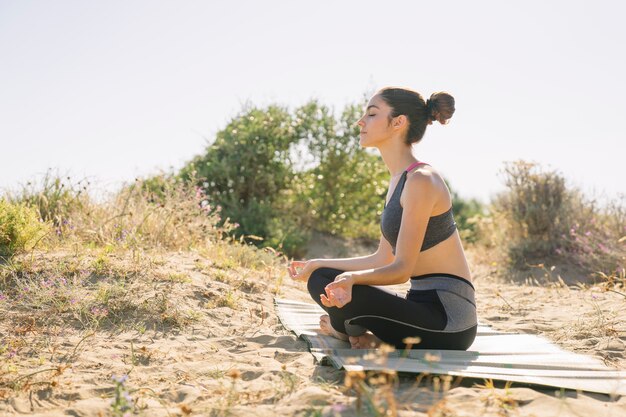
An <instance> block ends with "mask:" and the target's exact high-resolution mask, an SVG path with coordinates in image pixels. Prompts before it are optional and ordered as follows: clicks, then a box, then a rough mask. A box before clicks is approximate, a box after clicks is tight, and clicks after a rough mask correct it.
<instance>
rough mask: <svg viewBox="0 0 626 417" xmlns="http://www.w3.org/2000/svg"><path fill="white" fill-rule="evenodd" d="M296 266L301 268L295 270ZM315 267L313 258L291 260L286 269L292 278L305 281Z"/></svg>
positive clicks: (316, 266)
mask: <svg viewBox="0 0 626 417" xmlns="http://www.w3.org/2000/svg"><path fill="white" fill-rule="evenodd" d="M296 268H301V270H300V271H297V270H296ZM317 268H318V265H317V263H316V262H315V261H314V260H309V261H292V262H291V264H290V265H289V266H287V271H289V276H290V277H291V278H292V279H295V280H296V281H304V282H307V281H308V280H309V277H310V276H311V274H312V273H313V271H315V270H316V269H317Z"/></svg>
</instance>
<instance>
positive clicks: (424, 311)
mask: <svg viewBox="0 0 626 417" xmlns="http://www.w3.org/2000/svg"><path fill="white" fill-rule="evenodd" d="M343 272H344V271H342V270H340V269H335V268H318V269H316V270H315V271H313V273H312V274H311V277H310V278H309V281H308V283H307V287H308V290H309V293H310V294H311V297H312V298H313V300H315V302H316V303H317V304H319V305H320V307H322V308H323V309H324V310H325V311H326V312H327V313H328V315H329V317H330V323H331V325H332V326H333V328H334V329H335V330H337V331H338V332H341V333H344V334H347V335H349V336H360V335H362V334H363V333H364V332H365V331H366V330H369V331H371V332H372V333H373V334H374V335H375V336H376V337H378V338H379V339H380V340H382V341H383V342H385V343H387V344H390V345H392V346H394V347H396V348H398V349H406V348H409V347H410V348H413V349H455V350H466V349H467V348H468V347H469V346H470V345H471V344H472V343H473V341H474V338H475V336H476V327H473V328H470V329H467V330H463V331H459V332H446V331H444V328H445V327H446V324H447V322H448V317H447V315H446V311H445V309H444V306H443V304H442V303H441V301H440V299H439V296H438V295H437V291H436V290H420V291H416V290H410V291H408V292H407V296H406V298H403V297H402V296H401V295H399V294H397V293H394V292H391V291H388V290H386V289H383V288H381V287H375V286H369V285H354V286H353V287H352V301H350V302H349V303H348V304H346V305H345V306H343V307H341V308H337V307H326V306H324V305H323V304H322V302H321V300H320V294H325V291H324V287H325V286H326V285H328V284H329V283H331V282H333V281H334V279H335V277H336V276H337V275H339V274H341V273H343ZM407 337H418V338H419V339H420V340H421V341H420V343H418V344H417V345H413V344H410V345H409V346H407V345H406V344H405V343H404V342H403V340H404V339H405V338H407Z"/></svg>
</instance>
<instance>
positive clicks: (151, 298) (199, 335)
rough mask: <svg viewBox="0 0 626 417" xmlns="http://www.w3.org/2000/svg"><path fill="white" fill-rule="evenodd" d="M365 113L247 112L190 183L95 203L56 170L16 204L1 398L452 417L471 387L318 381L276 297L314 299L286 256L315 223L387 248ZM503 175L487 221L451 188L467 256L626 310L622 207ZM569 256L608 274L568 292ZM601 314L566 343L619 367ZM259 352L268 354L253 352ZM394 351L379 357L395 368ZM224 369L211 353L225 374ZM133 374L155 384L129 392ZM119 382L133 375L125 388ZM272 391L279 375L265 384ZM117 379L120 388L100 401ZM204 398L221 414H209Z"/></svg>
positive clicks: (7, 238)
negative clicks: (363, 144)
mask: <svg viewBox="0 0 626 417" xmlns="http://www.w3.org/2000/svg"><path fill="white" fill-rule="evenodd" d="M356 114H357V108H356V107H348V108H347V109H346V110H345V111H344V113H343V114H342V115H341V116H340V117H339V118H335V117H334V116H332V112H331V111H330V109H328V108H326V107H324V106H321V105H320V104H319V103H317V102H312V103H308V104H307V105H305V106H303V107H302V108H299V109H297V110H296V111H295V112H289V111H288V110H286V109H281V108H277V107H271V108H269V109H254V108H253V109H247V110H246V111H244V112H242V113H241V114H240V115H238V116H237V117H235V118H234V119H233V120H232V121H231V122H230V123H229V125H228V126H227V128H226V129H225V130H224V131H222V132H220V134H219V135H218V140H217V141H216V143H215V144H214V146H213V147H211V148H209V150H207V154H206V155H205V156H202V157H199V158H196V159H195V160H194V161H193V163H191V164H190V165H189V166H188V167H186V168H185V169H184V170H183V172H182V173H181V174H180V175H174V174H162V175H156V176H153V177H151V178H148V179H138V180H136V181H135V182H134V183H132V184H127V185H126V186H124V187H123V188H122V189H121V190H119V192H117V193H115V194H113V195H111V196H110V198H109V199H105V200H101V201H96V200H94V199H92V198H91V197H90V195H89V184H88V183H87V182H85V181H79V182H75V183H73V182H72V181H71V179H70V178H61V177H59V176H54V175H52V174H51V173H48V174H46V176H45V177H44V179H43V180H42V181H40V182H36V181H33V182H31V183H29V184H27V185H26V186H25V187H24V188H23V189H22V190H21V191H19V192H17V193H13V194H10V195H6V196H4V197H1V198H0V256H2V259H0V316H1V317H2V320H0V357H2V359H3V360H2V361H0V398H3V399H5V398H12V399H14V398H18V399H19V398H21V399H24V398H31V397H37V398H40V399H49V398H52V399H54V401H58V402H61V403H63V404H66V405H67V404H70V403H72V401H74V400H76V399H77V397H73V395H74V396H76V395H78V396H80V395H84V392H83V391H81V392H80V393H77V392H76V391H72V389H73V388H72V386H74V385H76V386H78V385H80V384H85V385H87V386H89V390H87V391H88V392H89V395H92V396H94V397H96V398H101V399H102V401H103V402H102V404H100V405H101V407H100V409H101V411H102V413H109V414H112V415H125V413H129V412H135V413H138V414H141V413H142V412H145V413H147V414H146V415H149V411H151V410H153V409H155V408H157V407H161V408H162V409H164V410H165V411H167V413H166V414H169V413H171V412H172V411H173V410H176V411H175V412H173V413H172V414H174V413H177V414H181V413H182V414H183V415H194V413H196V412H197V413H200V414H203V413H204V414H206V415H215V416H218V415H226V414H228V413H229V412H230V411H234V410H235V409H239V408H245V407H248V408H246V410H247V411H246V412H248V411H250V410H251V409H256V408H257V407H262V406H269V405H272V406H273V405H275V404H279V403H281V402H285V403H289V402H290V401H291V399H292V398H296V402H297V397H293V396H297V395H300V394H301V390H302V389H303V387H304V388H305V389H306V388H310V387H315V388H319V389H320V390H321V391H323V392H322V394H320V392H313V394H311V393H308V394H310V395H312V396H313V397H315V398H318V397H319V396H320V395H322V396H323V397H324V400H323V401H321V402H320V403H318V404H313V407H311V405H310V404H308V403H307V404H300V405H302V409H301V410H298V412H299V413H301V414H303V415H336V414H339V415H341V414H342V413H344V412H347V413H351V412H352V411H353V410H355V411H357V412H358V413H364V414H365V415H372V416H383V415H384V416H395V415H402V411H404V410H420V411H421V412H425V413H427V415H430V416H448V415H454V405H453V404H452V403H451V400H450V399H449V397H448V393H449V392H450V390H452V389H454V387H455V386H457V385H458V382H459V381H457V382H456V383H454V384H453V382H452V379H451V378H449V377H445V376H444V377H437V376H430V375H429V376H425V375H421V376H420V377H419V378H418V380H417V381H415V380H411V381H407V379H404V380H403V379H402V378H401V377H400V376H398V375H397V374H395V373H394V372H390V371H383V372H346V373H341V372H340V371H333V372H332V373H331V376H330V377H328V376H326V377H324V376H319V375H315V376H309V375H306V374H305V373H303V371H302V369H306V368H302V364H301V363H300V362H301V361H300V362H299V361H298V359H299V357H298V355H299V354H300V352H304V351H305V349H304V348H303V346H302V345H300V346H299V345H298V344H299V343H301V342H299V341H297V340H296V339H295V338H294V337H293V336H291V335H285V334H284V332H283V330H281V329H282V327H281V325H280V323H279V322H278V320H277V318H276V317H275V315H273V314H272V311H273V310H272V297H273V296H275V295H276V296H283V295H284V294H288V295H289V296H292V295H293V294H297V293H298V292H297V291H296V290H298V289H301V287H297V284H294V283H292V282H290V281H289V280H288V279H287V276H286V271H285V261H286V256H285V255H286V254H292V255H293V254H295V255H298V254H302V253H303V250H304V249H305V248H306V245H305V244H306V239H307V234H308V233H309V231H310V230H313V229H315V230H318V231H319V230H321V231H325V232H327V233H331V234H336V235H341V236H344V237H350V238H354V237H365V238H367V237H368V236H369V237H372V236H376V237H378V233H379V231H378V228H379V225H378V216H379V214H378V213H379V212H380V210H381V209H382V202H383V197H384V194H385V191H386V187H387V184H386V183H385V177H386V174H385V173H384V172H383V171H382V170H381V165H380V162H379V161H378V160H377V159H376V158H374V157H373V156H372V155H368V154H367V153H363V152H361V150H360V149H358V146H356V145H358V144H356V142H355V141H354V137H353V136H354V135H353V133H354V132H352V130H351V129H352V128H353V125H352V124H351V123H352V122H353V121H354V118H355V117H356ZM263 135H266V136H267V137H268V138H270V137H271V138H272V141H269V142H267V141H266V142H264V140H265V139H266V136H263ZM272 135H275V136H272ZM298 143H300V145H302V146H304V147H305V148H307V149H308V150H309V151H310V152H311V154H312V155H313V157H314V159H315V161H316V162H317V165H316V166H315V167H313V168H311V169H309V170H306V169H304V170H300V171H298V172H296V171H295V166H294V164H292V162H291V160H290V159H289V158H290V156H289V155H290V152H292V151H294V148H293V147H294V146H297V144H298ZM262 144H265V145H266V147H265V148H261V145H262ZM257 158H258V159H257ZM259 161H261V163H259ZM255 162H256V164H255ZM242 167H245V169H242ZM250 167H254V169H252V168H250ZM505 182H506V185H507V187H508V189H507V192H506V193H504V194H502V195H501V196H499V197H498V198H497V199H496V200H495V201H493V202H492V204H491V205H490V207H489V211H488V212H485V211H484V209H483V207H482V205H481V204H480V203H479V202H477V201H472V200H470V201H464V200H462V199H460V198H459V197H458V195H457V194H456V193H454V192H453V197H454V201H455V203H454V204H455V208H454V210H455V215H456V218H457V222H458V224H459V227H460V228H461V232H462V234H463V237H464V239H465V241H466V242H474V245H475V246H474V247H470V250H473V249H474V248H477V247H480V248H487V251H490V252H489V253H490V254H491V255H492V256H493V260H490V261H489V262H488V264H487V266H488V267H492V266H494V265H499V264H503V265H507V267H508V268H509V269H510V268H518V269H521V268H528V267H532V268H534V269H537V270H540V272H541V273H544V274H545V275H546V277H548V276H549V277H550V279H551V280H552V281H551V282H550V285H545V284H546V282H548V281H550V280H549V279H548V278H546V280H545V281H546V282H544V283H540V282H539V281H538V280H537V279H533V280H530V279H528V281H526V287H527V288H530V289H529V290H528V291H530V292H532V291H534V289H533V288H534V287H539V286H540V285H543V289H549V290H554V291H569V292H571V291H574V290H576V291H581V292H584V291H588V292H587V293H584V294H591V295H592V296H593V295H595V294H596V293H595V292H597V293H598V294H603V295H604V296H607V295H612V296H615V297H626V291H625V290H624V287H625V286H626V278H625V276H626V275H625V274H626V272H625V270H624V268H623V265H624V259H625V258H624V244H625V242H626V237H625V236H624V235H625V234H626V233H625V232H626V228H625V227H626V223H625V221H626V216H625V214H626V213H625V211H624V206H623V202H621V201H615V202H614V203H612V204H609V205H608V206H602V207H600V206H599V205H598V204H597V203H596V202H595V201H592V200H589V199H586V198H585V197H584V196H582V194H581V193H580V192H578V191H576V190H572V189H570V188H569V187H568V185H567V183H566V181H565V180H564V179H563V178H562V177H561V176H560V174H558V173H557V172H554V171H544V170H542V169H541V168H540V167H539V166H537V165H534V164H529V163H525V162H517V163H513V164H508V165H507V166H506V168H505ZM231 190H232V191H231ZM242 199H243V202H242V201H241V200H242ZM244 203H245V204H244ZM557 261H558V262H561V263H572V264H575V265H578V267H580V268H581V269H582V270H584V271H585V273H587V274H596V277H597V278H599V279H600V280H601V285H600V286H599V287H594V288H593V289H592V288H591V287H587V286H586V284H580V285H579V286H577V287H574V286H568V284H566V283H565V282H564V281H563V279H562V278H561V276H560V275H559V276H558V277H557V279H553V278H552V271H553V269H554V267H550V265H552V264H553V263H556V262H557ZM620 266H621V268H620ZM589 291H591V292H592V293H589ZM568 294H569V293H568ZM489 297H491V299H490V301H491V302H492V304H493V305H492V307H493V306H495V307H496V308H492V309H491V311H494V312H496V313H497V314H502V315H509V316H512V315H516V316H520V317H522V316H526V315H530V314H531V312H530V307H525V306H524V300H527V299H520V298H519V297H516V296H513V295H510V294H509V293H506V292H504V291H502V290H500V288H499V287H496V288H495V290H494V289H493V288H492V291H491V293H490V294H489ZM529 297H530V296H529ZM481 301H483V300H481ZM483 302H484V301H483ZM587 304H588V305H589V306H591V307H589V306H587V309H588V310H589V311H587V316H586V317H587V318H586V319H585V320H582V319H579V320H577V321H574V322H571V323H568V326H567V327H563V328H561V329H559V330H558V331H553V333H552V335H553V336H555V337H556V338H561V339H566V338H568V337H569V338H574V337H582V336H584V337H586V338H588V339H594V340H599V341H602V343H605V344H606V345H607V346H608V345H609V344H611V346H612V348H611V349H613V350H610V351H609V353H608V354H607V355H606V358H605V359H606V360H607V361H609V360H615V358H616V357H617V359H620V358H622V357H623V356H620V355H621V353H619V352H620V350H619V349H620V348H621V346H622V345H621V340H622V339H623V337H621V336H620V335H621V333H622V332H623V330H622V329H621V328H619V326H618V324H617V323H618V321H619V315H618V314H617V313H616V312H613V311H609V310H608V309H607V308H606V307H605V306H603V305H601V303H600V302H599V301H597V300H596V298H593V297H592V298H591V299H590V300H588V302H587ZM281 332H282V333H281ZM256 337H259V338H260V339H258V340H259V341H258V342H257V343H255V344H252V343H251V342H250V341H251V340H255V338H256ZM280 338H284V340H281V339H280ZM281 343H283V344H282V345H281ZM416 343H417V342H416ZM598 343H600V342H598ZM259 346H261V347H260V348H259ZM285 346H287V347H285ZM268 349H269V350H268ZM607 349H608V348H607ZM250 351H253V354H254V361H251V359H250V357H251V356H245V357H244V359H241V360H240V359H239V357H240V356H239V355H242V354H248V353H249V352H250ZM615 352H617V353H615ZM385 354H386V351H385V349H382V350H381V352H380V358H379V359H380V360H381V361H383V362H384V360H385ZM272 356H274V360H273V361H272ZM216 358H217V359H216ZM207 360H213V362H212V363H211V364H210V366H205V365H204V362H205V361H207ZM246 361H247V362H246ZM253 362H254V363H253ZM70 365H71V366H72V372H67V370H68V369H69V368H70ZM244 368H248V369H244ZM136 369H141V372H145V374H142V373H141V372H138V371H137V370H136ZM157 369H162V371H156V370H157ZM240 369H241V370H240ZM133 370H135V371H134V372H135V373H134V374H132V375H133V385H136V386H138V387H139V388H136V389H133V390H130V389H129V388H128V387H127V386H126V382H127V380H128V378H129V375H131V373H132V372H133ZM322 374H323V373H322ZM113 375H125V377H115V379H114V380H113V384H111V377H112V376H113ZM143 375H150V379H148V378H146V379H142V378H143ZM76 378H78V379H79V381H76ZM257 378H263V380H262V383H260V382H261V380H259V381H257V383H256V385H255V384H254V383H253V382H254V380H255V379H257ZM341 380H343V384H342V383H341ZM104 381H106V383H105V384H104V385H107V383H108V385H107V386H106V387H104V388H102V389H100V388H97V389H96V388H95V387H98V386H100V385H101V384H102V383H103V382H104ZM329 381H332V382H329ZM144 382H145V383H146V384H152V386H141V385H142V384H143V383H144ZM173 387H176V388H173ZM180 387H184V388H180ZM189 387H193V390H196V391H193V390H192V389H191V388H189ZM176 389H177V390H178V391H174V390H176ZM472 389H475V390H478V389H480V390H481V392H482V393H486V394H485V395H483V396H482V397H481V398H480V400H479V401H482V402H483V403H484V404H485V408H486V409H487V408H489V409H490V410H491V409H493V410H494V412H496V413H501V414H503V415H506V414H508V413H511V412H515V411H516V410H517V408H518V406H519V404H518V402H517V400H516V399H515V397H514V395H513V394H512V393H511V391H510V390H509V389H510V387H509V386H505V388H504V390H501V389H497V388H495V385H494V384H493V382H491V381H486V382H485V384H484V385H483V386H482V387H480V388H478V387H474V388H472ZM185 390H192V391H193V394H192V395H189V396H188V391H185ZM87 391H85V392H87ZM94 392H95V393H97V395H96V394H94ZM197 392H202V395H198V396H197V397H198V398H207V399H208V400H207V401H209V402H210V405H207V404H208V403H207V402H203V401H204V399H202V400H198V401H196V400H195V398H196V397H194V395H195V393H197ZM68 393H69V394H68ZM420 393H421V394H423V393H426V394H425V395H426V396H427V398H428V400H424V397H423V396H420ZM131 394H132V396H131ZM308 394H307V395H308ZM316 396H318V397H316ZM66 399H68V400H67V401H66ZM338 399H340V400H341V401H338ZM42 401H43V400H42ZM64 401H65V402H64ZM183 401H184V402H183ZM194 401H196V402H194ZM51 403H52V402H51ZM198 403H200V404H202V405H201V406H198ZM15 404H17V402H15ZM14 407H18V406H17V405H15V406H14ZM33 407H34V406H33ZM16 409H17V408H16ZM146 410H148V411H146ZM31 411H32V410H31ZM238 411H240V410H238ZM103 415H104V414H103Z"/></svg>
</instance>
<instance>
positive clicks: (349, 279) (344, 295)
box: [320, 272, 354, 308]
mask: <svg viewBox="0 0 626 417" xmlns="http://www.w3.org/2000/svg"><path fill="white" fill-rule="evenodd" d="M353 285H354V277H353V276H352V273H351V272H344V273H343V274H340V275H337V277H336V278H335V280H334V281H333V282H331V283H330V284H328V285H327V286H326V287H325V288H324V291H326V294H321V295H320V299H321V301H322V304H324V305H325V306H326V307H337V308H341V307H343V306H345V305H346V304H348V303H349V302H350V301H352V286H353Z"/></svg>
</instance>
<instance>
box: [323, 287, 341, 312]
mask: <svg viewBox="0 0 626 417" xmlns="http://www.w3.org/2000/svg"><path fill="white" fill-rule="evenodd" d="M320 301H321V302H322V304H324V305H325V306H326V307H337V308H341V307H343V306H344V305H346V302H345V300H344V299H343V298H338V297H337V295H336V294H335V293H334V292H333V291H329V290H326V294H320Z"/></svg>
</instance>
